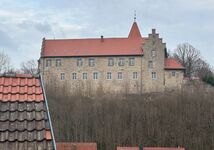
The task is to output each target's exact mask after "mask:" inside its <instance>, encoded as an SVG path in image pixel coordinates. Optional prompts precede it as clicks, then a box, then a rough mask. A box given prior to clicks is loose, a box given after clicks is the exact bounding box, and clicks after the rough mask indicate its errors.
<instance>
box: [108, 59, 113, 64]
mask: <svg viewBox="0 0 214 150" xmlns="http://www.w3.org/2000/svg"><path fill="white" fill-rule="evenodd" d="M108 66H114V58H108Z"/></svg>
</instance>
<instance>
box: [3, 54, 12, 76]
mask: <svg viewBox="0 0 214 150" xmlns="http://www.w3.org/2000/svg"><path fill="white" fill-rule="evenodd" d="M10 69H11V63H10V58H9V56H8V55H7V54H5V53H4V52H0V73H1V74H3V73H7V72H8V71H9V70H10Z"/></svg>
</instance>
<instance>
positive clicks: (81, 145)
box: [56, 142, 97, 150]
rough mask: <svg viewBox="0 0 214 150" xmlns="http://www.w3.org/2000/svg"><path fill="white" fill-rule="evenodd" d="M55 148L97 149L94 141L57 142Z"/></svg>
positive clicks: (72, 149) (59, 149)
mask: <svg viewBox="0 0 214 150" xmlns="http://www.w3.org/2000/svg"><path fill="white" fill-rule="evenodd" d="M56 145H57V150H97V144H96V143H72V142H57V143H56Z"/></svg>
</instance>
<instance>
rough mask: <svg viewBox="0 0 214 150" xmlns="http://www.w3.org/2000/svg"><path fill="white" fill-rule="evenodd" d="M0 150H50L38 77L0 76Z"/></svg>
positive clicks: (50, 137)
mask: <svg viewBox="0 0 214 150" xmlns="http://www.w3.org/2000/svg"><path fill="white" fill-rule="evenodd" d="M0 149H1V150H8V149H11V150H28V149H31V150H39V149H47V150H49V149H53V140H52V136H51V129H50V124H49V119H48V116H47V107H46V105H45V101H44V94H43V90H42V87H41V86H40V80H39V78H35V77H32V76H29V75H16V76H10V77H8V76H1V77H0Z"/></svg>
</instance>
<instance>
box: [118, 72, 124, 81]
mask: <svg viewBox="0 0 214 150" xmlns="http://www.w3.org/2000/svg"><path fill="white" fill-rule="evenodd" d="M117 79H120V80H122V79H123V73H122V72H118V73H117Z"/></svg>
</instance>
